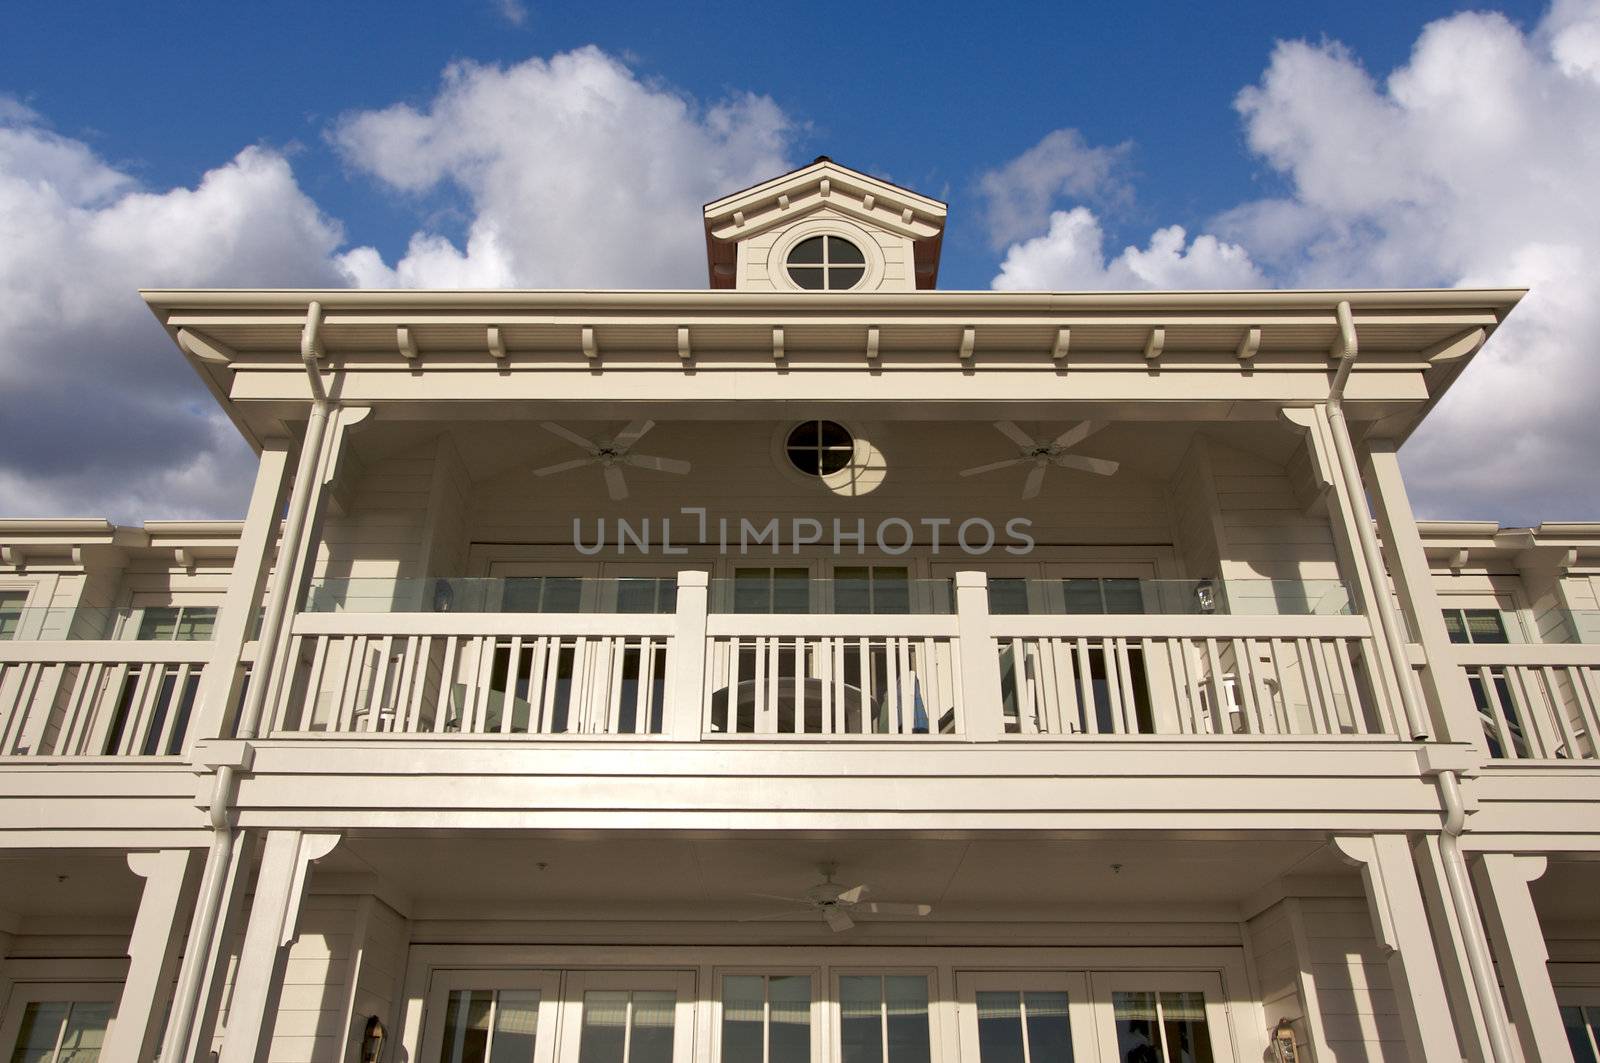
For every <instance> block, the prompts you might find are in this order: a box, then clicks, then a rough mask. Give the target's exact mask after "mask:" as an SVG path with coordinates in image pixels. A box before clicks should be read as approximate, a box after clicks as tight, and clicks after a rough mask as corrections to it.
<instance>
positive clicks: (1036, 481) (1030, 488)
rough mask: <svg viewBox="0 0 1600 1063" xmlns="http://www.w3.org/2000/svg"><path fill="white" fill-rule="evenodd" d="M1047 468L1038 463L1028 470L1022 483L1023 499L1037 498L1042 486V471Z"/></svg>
mask: <svg viewBox="0 0 1600 1063" xmlns="http://www.w3.org/2000/svg"><path fill="white" fill-rule="evenodd" d="M1046 468H1047V466H1046V465H1045V464H1044V463H1043V462H1040V463H1039V464H1037V465H1035V466H1034V467H1033V468H1031V469H1029V470H1028V478H1027V479H1026V480H1024V481H1023V482H1022V497H1023V498H1038V497H1039V488H1041V487H1043V486H1044V470H1045V469H1046Z"/></svg>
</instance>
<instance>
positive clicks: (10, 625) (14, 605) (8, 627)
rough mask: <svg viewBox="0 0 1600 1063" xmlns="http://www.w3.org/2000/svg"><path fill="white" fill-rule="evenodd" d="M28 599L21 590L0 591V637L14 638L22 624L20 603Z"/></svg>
mask: <svg viewBox="0 0 1600 1063" xmlns="http://www.w3.org/2000/svg"><path fill="white" fill-rule="evenodd" d="M27 600H28V596H27V594H26V593H24V592H22V591H4V592H0V639H14V638H16V637H17V628H18V627H19V626H20V625H21V624H22V605H23V603H24V602H26V601H27Z"/></svg>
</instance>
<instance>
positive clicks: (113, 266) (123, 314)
mask: <svg viewBox="0 0 1600 1063" xmlns="http://www.w3.org/2000/svg"><path fill="white" fill-rule="evenodd" d="M594 108H599V109H600V111H602V112H604V113H606V114H607V115H608V116H609V119H608V120H607V121H601V122H599V123H596V122H594V121H593V115H594V114H595V113H596V111H595V110H594ZM591 127H594V128H591ZM1595 128H1600V0H1558V2H1557V3H1555V5H1554V6H1553V7H1551V6H1547V5H1545V4H1523V3H1512V2H1509V0H1508V2H1501V3H1497V4H1494V5H1493V6H1492V7H1486V8H1483V9H1466V8H1462V7H1461V6H1459V5H1453V4H1448V3H1432V2H1427V3H1422V2H1418V3H1410V4H1394V3H1366V2H1345V3H1340V4H1324V3H1288V4H1285V3H1281V2H1280V3H1235V4H1229V5H1180V4H1151V3H1122V4H1117V5H1105V4H1096V5H1088V4H1084V5H1066V4H1058V5H1037V4H1035V5H1010V6H1004V5H994V4H990V5H985V6H983V7H982V8H978V7H968V6H956V5H949V4H925V5H920V6H917V7H914V8H913V7H904V8H901V7H892V6H872V5H864V4H859V3H858V4H834V5H829V4H813V5H808V6H806V7H805V8H803V9H801V8H799V7H796V6H793V5H785V6H777V5H769V6H757V5H747V4H701V5H696V6H693V7H686V6H684V5H677V6H669V5H637V6H635V5H626V4H604V3H590V4H584V5H560V6H557V5H548V4H541V3H537V2H535V0H483V2H476V3H462V4H456V5H423V4H404V3H388V4H364V3H342V4H316V5H311V4H294V3H277V4H272V5H262V4H257V5H246V4H234V5H213V6H210V7H206V6H201V5H186V6H184V7H181V8H179V7H175V6H171V7H169V6H163V5H140V6H135V5H122V4H109V3H106V4H90V3H75V4H50V5H46V4H30V3H17V4H13V5H10V6H9V7H8V13H7V20H6V31H5V33H4V34H0V234H4V235H6V236H8V237H10V244H11V247H12V249H13V251H12V254H11V256H10V261H9V262H6V261H4V260H0V295H3V296H4V297H5V298H4V299H0V384H3V385H5V386H4V387H0V512H7V513H11V512H28V513H44V512H49V511H59V510H61V509H62V508H63V507H65V508H70V509H72V510H74V511H76V512H84V513H108V514H110V515H113V516H115V517H118V518H120V519H128V518H133V517H147V516H149V517H153V516H164V515H177V514H175V513H173V512H171V511H172V510H174V509H176V510H179V511H181V514H182V515H212V514H215V515H225V514H227V513H229V512H231V511H233V510H236V508H237V506H238V504H239V502H240V496H241V488H240V486H239V484H240V471H241V470H242V469H243V468H244V467H245V465H246V457H245V455H243V453H242V452H241V451H240V449H239V448H238V446H237V444H236V443H234V442H233V441H232V440H231V439H230V437H229V433H228V431H227V429H226V426H225V425H224V424H221V423H220V422H219V421H218V420H217V419H216V417H215V416H214V413H213V412H212V411H211V410H210V409H209V408H208V406H207V403H208V401H209V400H207V399H206V398H205V396H204V395H203V394H201V393H199V392H198V391H197V389H196V388H195V386H194V384H193V382H192V381H190V380H188V379H187V378H186V377H185V376H184V375H183V372H180V371H179V370H181V369H182V367H181V366H178V365H177V364H176V363H177V356H176V354H175V353H174V352H172V351H170V349H169V348H166V347H165V346H164V339H163V337H161V336H160V334H159V331H158V330H155V329H154V327H153V323H152V322H150V321H149V320H148V318H147V317H146V316H143V315H142V311H140V310H139V308H138V307H137V306H135V305H134V304H133V303H132V301H131V299H130V293H131V291H132V290H133V288H135V287H137V286H141V285H143V286H157V285H160V286H167V285H179V284H194V285H217V286H231V285H252V284H262V285H277V284H295V283H301V284H342V283H355V284H369V285H371V284H390V285H392V284H400V285H418V284H420V285H433V286H453V285H462V284H511V285H523V286H536V287H537V286H565V285H570V284H583V285H596V286H661V287H671V286H689V285H696V284H699V283H702V281H701V280H700V279H699V278H700V277H702V276H703V273H699V274H697V270H698V269H699V268H700V267H699V266H698V265H697V263H696V262H695V261H694V260H693V259H694V255H695V251H694V245H695V243H696V233H697V229H698V218H697V214H696V211H695V209H694V208H695V207H696V206H697V204H698V203H699V202H701V201H703V200H704V199H707V198H710V197H711V196H713V195H716V194H718V193H720V192H723V191H727V190H728V189H729V188H732V187H739V186H740V185H741V184H743V183H746V182H747V180H750V179H755V178H759V177H764V176H768V175H769V174H770V173H772V172H775V168H776V167H780V166H787V165H793V164H798V163H802V162H805V161H808V160H809V159H810V158H812V157H813V156H815V155H817V154H819V153H827V154H829V155H832V156H834V157H835V158H837V159H839V160H840V161H842V162H844V163H846V164H849V165H852V166H856V167H859V168H861V169H865V170H867V171H869V172H873V173H876V174H879V175H881V176H885V177H888V178H890V179H892V180H896V181H899V182H901V183H904V184H907V185H909V186H911V187H913V188H916V189H917V190H919V191H922V192H925V193H927V194H930V195H934V196H938V197H941V198H945V199H948V201H949V202H950V204H951V221H950V231H949V236H948V238H947V240H946V244H945V254H944V263H943V270H942V273H941V277H940V282H941V286H943V287H946V288H988V287H991V286H995V287H1011V288H1019V287H1020V288H1029V287H1033V288H1098V287H1241V286H1257V285H1259V286H1317V285H1370V286H1410V285H1435V284H1437V285H1458V284H1494V285H1501V284H1526V285H1531V286H1533V287H1534V288H1535V296H1534V297H1530V300H1529V301H1528V302H1527V303H1525V304H1524V308H1523V309H1520V310H1519V311H1518V313H1517V315H1514V317H1513V324H1514V325H1515V327H1514V328H1513V327H1509V326H1508V328H1507V329H1506V330H1503V331H1502V334H1501V336H1498V337H1497V338H1496V340H1495V341H1494V343H1492V344H1491V345H1490V347H1489V349H1488V350H1486V352H1485V356H1484V358H1483V359H1481V360H1480V361H1481V362H1482V363H1484V364H1487V365H1488V368H1484V367H1483V365H1475V366H1474V369H1473V372H1472V374H1470V379H1471V381H1472V382H1471V383H1469V384H1467V385H1464V386H1463V387H1461V388H1459V389H1458V390H1459V391H1460V392H1461V395H1460V396H1459V397H1458V396H1456V395H1452V397H1451V399H1450V400H1449V401H1448V402H1447V403H1446V404H1445V405H1444V406H1442V407H1441V408H1440V410H1439V411H1438V412H1437V413H1436V414H1435V416H1434V417H1433V418H1432V419H1431V422H1430V425H1429V427H1428V428H1427V429H1425V431H1424V432H1423V433H1422V434H1421V435H1419V437H1418V439H1417V440H1416V441H1415V442H1413V443H1412V444H1411V445H1408V447H1407V449H1406V453H1405V455H1404V458H1405V460H1406V461H1407V469H1408V471H1409V472H1410V473H1411V474H1412V476H1413V482H1414V484H1415V485H1416V486H1414V491H1416V493H1417V495H1418V507H1419V510H1421V511H1422V512H1423V513H1424V514H1425V515H1428V516H1442V517H1487V518H1495V519H1501V520H1502V521H1504V522H1507V523H1514V522H1515V523H1530V522H1537V521H1538V520H1540V519H1584V518H1588V519H1600V472H1596V471H1594V470H1592V469H1591V468H1590V467H1591V466H1593V465H1594V464H1595V463H1593V462H1592V461H1591V460H1589V459H1588V456H1589V455H1591V454H1592V453H1593V451H1594V448H1595V447H1596V446H1600V427H1597V426H1596V423H1595V422H1596V421H1597V419H1596V418H1594V417H1593V416H1592V409H1593V405H1594V403H1593V400H1594V398H1595V396H1596V395H1597V394H1600V368H1596V366H1595V365H1594V364H1593V363H1594V361H1595V360H1594V359H1592V358H1589V357H1588V356H1587V350H1588V340H1587V337H1588V336H1590V335H1592V334H1593V327H1600V311H1594V310H1592V309H1588V308H1587V304H1588V303H1591V302H1593V300H1592V298H1588V297H1586V296H1584V295H1583V294H1582V293H1584V292H1591V293H1592V291H1593V290H1595V288H1596V287H1597V286H1600V208H1597V207H1596V206H1595V205H1594V203H1593V200H1594V197H1593V196H1592V194H1591V193H1590V191H1589V190H1590V189H1592V188H1593V187H1595V186H1596V184H1600V145H1597V144H1595V143H1593V142H1592V138H1588V137H1584V136H1582V135H1580V134H1581V131H1582V130H1584V129H1591V130H1592V129H1595ZM574 130H581V132H580V133H578V134H577V135H574V133H573V131H574ZM596 130H598V131H596ZM612 205H617V206H618V209H616V210H612V211H609V214H610V215H611V216H614V217H615V219H616V220H615V228H614V230H611V231H601V232H599V233H598V234H590V235H587V236H586V239H587V240H593V241H598V242H600V243H602V244H606V245H608V246H605V247H599V248H583V247H576V245H575V243H574V236H573V232H572V230H571V229H570V228H569V219H570V218H571V217H573V216H576V215H578V214H579V213H582V212H586V211H589V212H592V211H593V210H594V209H595V208H596V207H597V206H605V207H609V206H612ZM1007 205H1009V209H1010V213H1009V214H1006V215H1004V218H1005V220H1004V221H1003V222H1002V220H1001V219H1002V215H1001V213H1000V207H1001V206H1007ZM630 210H631V211H632V213H629V212H630ZM652 220H653V221H652ZM647 223H653V224H659V226H660V228H659V230H656V235H652V236H651V237H649V238H647V239H641V238H640V237H639V235H638V227H639V226H641V225H643V224H647ZM85 292H88V293H94V292H99V293H102V295H103V301H102V303H101V304H100V306H101V307H102V312H101V313H99V314H94V313H91V312H90V311H88V310H81V311H80V317H79V318H77V319H73V318H72V316H71V315H70V314H66V315H62V314H54V315H46V314H44V313H43V311H42V310H40V309H39V308H41V307H60V306H78V305H79V304H83V303H85V298H84V294H85ZM19 307H20V308H21V309H19ZM30 315H32V316H30ZM7 337H9V339H8V338H7ZM40 352H47V354H46V356H45V357H40V356H39V353H40ZM184 372H186V370H185V371H184ZM52 373H53V374H54V375H52ZM96 380H98V381H101V382H102V384H103V387H104V389H105V390H104V392H103V393H100V394H98V395H96V394H94V393H93V392H92V389H93V387H94V386H95V385H94V384H93V383H90V384H88V385H85V381H96ZM86 386H87V387H88V388H89V389H90V391H88V392H86V391H85V390H84V389H85V387H86ZM1513 392H1515V393H1518V398H1517V399H1516V400H1515V401H1508V399H1507V396H1508V394H1511V393H1513ZM86 401H89V402H95V403H98V404H99V405H100V406H101V407H102V408H103V409H104V416H103V418H102V420H103V428H102V429H100V430H99V431H98V433H97V431H96V430H92V429H91V430H90V431H88V432H86V433H83V434H82V436H81V438H80V439H79V440H78V441H77V443H78V445H77V448H76V449H74V448H73V447H70V446H69V447H67V448H66V449H65V451H64V452H63V451H62V450H61V448H59V447H56V448H55V449H52V448H51V447H50V446H45V445H42V444H41V443H40V442H39V441H38V439H39V436H41V435H43V434H45V433H46V432H47V431H48V426H49V425H50V424H52V423H55V422H54V421H53V420H52V418H54V417H56V416H57V414H58V413H59V410H60V409H61V408H62V407H63V406H64V405H67V404H71V405H73V406H81V405H82V404H83V403H84V402H86ZM18 426H22V427H18ZM35 429H37V430H35ZM1485 433H1489V434H1491V435H1492V438H1494V439H1495V441H1496V446H1495V447H1494V448H1492V454H1493V456H1494V460H1493V461H1492V462H1487V463H1480V464H1479V465H1478V466H1477V467H1475V468H1472V469H1467V468H1465V467H1464V466H1463V465H1462V463H1461V462H1460V461H1459V454H1460V453H1461V452H1462V451H1461V448H1462V447H1463V446H1464V445H1475V446H1478V447H1479V448H1480V449H1482V448H1481V443H1482V439H1483V438H1484V435H1485ZM8 444H9V445H8Z"/></svg>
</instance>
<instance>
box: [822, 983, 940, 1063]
mask: <svg viewBox="0 0 1600 1063" xmlns="http://www.w3.org/2000/svg"><path fill="white" fill-rule="evenodd" d="M838 985H839V997H838V1000H839V1059H840V1063H931V1061H932V1058H933V1037H934V1031H933V1018H932V1013H931V1009H930V1007H929V993H928V976H927V975H925V974H841V975H840V976H839V979H838Z"/></svg>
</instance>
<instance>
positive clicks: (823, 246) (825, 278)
mask: <svg viewBox="0 0 1600 1063" xmlns="http://www.w3.org/2000/svg"><path fill="white" fill-rule="evenodd" d="M788 267H789V279H790V280H792V281H794V282H795V284H797V285H799V286H800V287H802V288H805V289H807V290H808V291H830V292H840V291H844V290H845V289H846V288H854V287H855V286H856V285H858V284H860V283H861V278H862V277H864V276H866V274H867V259H866V256H865V255H863V254H862V253H861V248H859V247H857V246H856V245H855V244H852V243H851V242H850V241H849V240H846V239H845V238H844V237H842V236H813V237H811V238H810V239H808V240H801V241H800V242H799V243H798V244H795V245H794V249H793V250H792V251H790V252H789V262H788Z"/></svg>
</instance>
